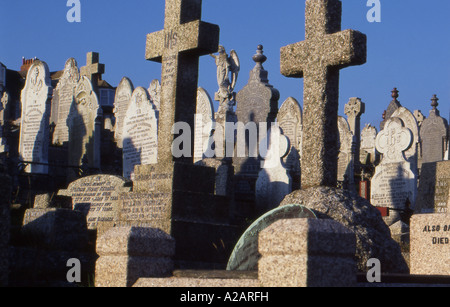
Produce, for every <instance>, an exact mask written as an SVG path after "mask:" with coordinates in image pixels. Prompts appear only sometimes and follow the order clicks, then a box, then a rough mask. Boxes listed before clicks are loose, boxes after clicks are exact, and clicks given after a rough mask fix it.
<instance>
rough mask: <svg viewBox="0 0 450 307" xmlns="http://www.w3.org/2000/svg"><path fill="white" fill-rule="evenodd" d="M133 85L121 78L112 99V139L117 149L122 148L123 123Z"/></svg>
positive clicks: (126, 79)
mask: <svg viewBox="0 0 450 307" xmlns="http://www.w3.org/2000/svg"><path fill="white" fill-rule="evenodd" d="M133 91H134V87H133V83H132V82H131V81H130V79H128V78H127V77H123V78H122V80H121V81H120V83H119V86H118V87H117V89H116V96H115V98H114V116H115V117H116V125H115V129H114V139H115V140H116V143H117V147H119V148H122V133H123V121H124V118H125V115H126V113H127V110H128V106H129V105H130V101H131V95H132V94H133Z"/></svg>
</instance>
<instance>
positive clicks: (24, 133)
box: [19, 60, 52, 174]
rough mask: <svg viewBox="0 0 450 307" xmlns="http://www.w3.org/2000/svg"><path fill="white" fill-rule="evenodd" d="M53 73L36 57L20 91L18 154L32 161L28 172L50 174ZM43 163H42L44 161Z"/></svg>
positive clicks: (27, 160) (27, 169)
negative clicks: (20, 115)
mask: <svg viewBox="0 0 450 307" xmlns="http://www.w3.org/2000/svg"><path fill="white" fill-rule="evenodd" d="M50 82H51V81H50V72H49V69H48V66H47V64H46V63H45V62H42V61H39V60H36V61H34V63H33V65H31V67H30V69H29V70H28V74H27V79H26V83H25V87H24V89H23V90H22V93H21V102H22V118H21V129H20V143H19V154H20V157H21V159H22V160H23V161H26V162H33V163H38V164H29V165H28V166H27V167H26V168H25V171H26V172H28V173H40V174H46V173H48V165H46V164H47V163H48V147H49V130H50V129H49V121H50V108H51V102H50V98H51V95H52V86H51V83H50ZM41 163H42V164H41Z"/></svg>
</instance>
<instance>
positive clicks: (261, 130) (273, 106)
mask: <svg viewBox="0 0 450 307" xmlns="http://www.w3.org/2000/svg"><path fill="white" fill-rule="evenodd" d="M266 60H267V57H266V56H265V55H264V54H263V46H262V45H259V46H258V49H257V51H256V55H254V56H253V61H255V63H256V65H255V67H254V68H253V70H252V71H251V72H250V78H249V81H248V83H247V85H246V86H244V88H243V89H242V90H240V91H239V92H238V93H237V95H236V101H237V106H236V116H237V123H238V125H237V127H238V129H237V135H236V149H235V155H234V157H233V166H234V171H235V197H236V199H237V200H239V201H241V200H242V201H244V202H253V201H254V198H255V183H256V180H257V178H258V173H259V171H260V169H261V159H260V157H259V155H258V144H259V142H258V140H259V141H261V140H262V139H263V138H265V137H266V136H267V131H268V129H269V128H270V125H271V124H272V123H273V122H275V120H276V116H277V112H278V99H279V98H280V93H279V92H278V90H277V89H275V88H274V87H273V86H272V85H270V84H269V81H268V72H267V71H266V70H265V69H264V67H263V65H262V64H263V63H264V62H265V61H266ZM260 125H262V126H263V127H260ZM264 125H266V126H264ZM244 126H245V129H242V127H244ZM247 128H248V130H247ZM243 206H244V205H239V207H243Z"/></svg>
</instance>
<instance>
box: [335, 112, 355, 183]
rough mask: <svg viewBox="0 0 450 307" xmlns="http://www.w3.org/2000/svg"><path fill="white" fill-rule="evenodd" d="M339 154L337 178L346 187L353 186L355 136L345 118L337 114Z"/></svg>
mask: <svg viewBox="0 0 450 307" xmlns="http://www.w3.org/2000/svg"><path fill="white" fill-rule="evenodd" d="M338 130H339V155H338V177H337V180H338V181H339V182H342V183H343V184H344V185H345V186H346V188H351V189H353V188H354V183H355V180H354V173H355V160H354V157H355V150H354V148H355V147H356V146H355V137H354V135H353V133H352V131H351V130H350V125H349V124H348V122H347V120H346V119H345V118H344V117H342V116H339V118H338Z"/></svg>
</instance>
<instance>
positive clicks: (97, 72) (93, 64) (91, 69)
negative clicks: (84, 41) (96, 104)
mask: <svg viewBox="0 0 450 307" xmlns="http://www.w3.org/2000/svg"><path fill="white" fill-rule="evenodd" d="M104 73H105V64H100V55H99V54H98V52H88V53H87V54H86V66H83V67H81V68H80V74H81V75H82V76H85V77H87V78H88V79H89V80H90V81H91V83H92V88H93V89H94V91H95V92H96V94H97V95H98V83H99V81H100V80H102V75H103V74H104Z"/></svg>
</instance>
